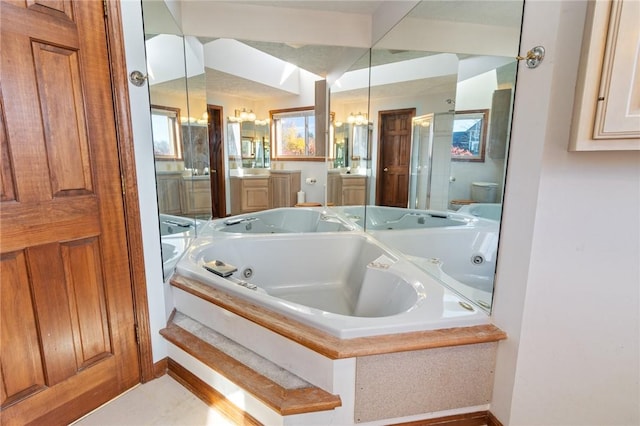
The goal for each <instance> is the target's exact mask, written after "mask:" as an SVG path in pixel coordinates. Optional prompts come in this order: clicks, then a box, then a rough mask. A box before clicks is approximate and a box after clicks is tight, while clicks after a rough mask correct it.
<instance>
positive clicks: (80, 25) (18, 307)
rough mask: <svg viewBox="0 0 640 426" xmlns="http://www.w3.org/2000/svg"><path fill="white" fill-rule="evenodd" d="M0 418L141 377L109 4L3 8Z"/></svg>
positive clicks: (96, 400) (42, 418)
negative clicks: (108, 28) (108, 33)
mask: <svg viewBox="0 0 640 426" xmlns="http://www.w3.org/2000/svg"><path fill="white" fill-rule="evenodd" d="M0 19H1V21H0V31H1V32H2V57H1V61H2V64H1V67H0V73H1V74H0V75H1V81H2V86H1V88H0V90H1V92H0V93H1V98H0V105H1V106H2V111H1V112H2V113H1V114H0V118H1V119H0V124H1V128H0V135H1V138H2V139H1V142H2V144H1V149H2V165H1V169H2V173H1V176H2V197H1V202H0V226H1V227H2V233H0V256H1V260H2V268H3V269H2V274H1V280H0V284H1V288H0V301H1V302H0V303H2V325H1V327H2V336H1V337H0V339H1V342H0V343H1V346H0V364H1V365H2V369H1V370H0V375H1V377H0V381H1V382H2V407H1V410H2V411H1V412H0V422H1V423H2V424H29V423H36V424H66V423H69V422H70V421H72V420H74V419H75V418H77V417H79V416H81V415H82V414H84V413H86V412H88V411H90V410H91V409H93V408H95V407H97V406H98V405H100V404H102V403H103V402H105V401H107V400H109V399H111V398H113V397H114V396H116V395H117V394H118V393H120V392H122V391H124V390H126V389H127V388H129V387H131V386H133V385H134V384H136V383H137V382H138V381H139V374H140V373H139V361H138V353H137V352H138V349H137V344H136V336H135V328H134V327H135V324H134V311H133V296H132V286H131V277H130V269H129V262H128V247H127V240H126V232H125V223H124V210H123V196H122V183H121V176H120V161H119V157H118V146H117V135H116V126H115V121H114V110H113V99H112V91H111V78H110V77H111V76H110V68H109V61H108V52H107V43H106V34H105V22H104V12H103V5H102V2H89V1H79V2H72V1H66V0H64V1H63V0H60V1H44V0H38V1H31V0H30V1H26V2H2V3H0Z"/></svg>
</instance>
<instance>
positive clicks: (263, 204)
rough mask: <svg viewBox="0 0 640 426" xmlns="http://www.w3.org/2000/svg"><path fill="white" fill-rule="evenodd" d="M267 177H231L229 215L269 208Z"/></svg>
mask: <svg viewBox="0 0 640 426" xmlns="http://www.w3.org/2000/svg"><path fill="white" fill-rule="evenodd" d="M269 198H270V197H269V176H260V177H256V176H244V177H234V176H232V177H231V214H240V213H250V212H255V211H259V210H266V209H268V208H269V201H270V199H269Z"/></svg>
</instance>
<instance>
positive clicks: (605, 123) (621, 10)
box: [569, 0, 640, 151]
mask: <svg viewBox="0 0 640 426" xmlns="http://www.w3.org/2000/svg"><path fill="white" fill-rule="evenodd" d="M639 14H640V2H638V1H636V0H614V1H611V2H605V1H595V2H589V4H588V9H587V18H586V24H585V32H584V39H583V45H582V54H581V58H582V59H581V61H580V67H579V71H578V81H577V84H576V96H575V101H574V114H573V121H572V126H571V139H570V144H569V149H570V150H572V151H604V150H640V84H639V79H640V72H639V70H638V67H639V66H640V29H639V28H640V27H639V26H638V23H637V19H638V18H637V17H638V15H639Z"/></svg>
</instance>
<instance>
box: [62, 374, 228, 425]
mask: <svg viewBox="0 0 640 426" xmlns="http://www.w3.org/2000/svg"><path fill="white" fill-rule="evenodd" d="M73 425H74V426H144V425H160V426H178V425H179V426H207V425H215V426H233V425H234V423H233V422H232V421H231V420H228V419H227V418H226V417H224V416H223V415H222V414H220V413H219V412H217V411H216V410H215V409H212V408H211V407H209V406H207V405H206V404H205V403H204V402H202V401H201V400H200V399H198V398H197V397H196V396H194V395H193V394H192V393H191V392H189V391H188V390H187V389H185V388H184V387H183V386H182V385H180V384H179V383H178V382H176V381H175V380H174V379H172V378H171V377H170V376H168V375H165V376H162V377H161V378H159V379H156V380H153V381H151V382H148V383H145V384H143V385H139V386H137V387H135V388H133V389H131V390H130V391H128V392H126V393H124V394H122V395H120V396H119V397H117V398H116V399H114V400H112V401H110V402H108V403H107V404H105V405H103V406H102V407H100V408H98V409H97V410H95V411H93V412H91V413H89V414H88V415H86V416H85V417H83V418H81V419H80V420H78V421H76V422H75V423H73Z"/></svg>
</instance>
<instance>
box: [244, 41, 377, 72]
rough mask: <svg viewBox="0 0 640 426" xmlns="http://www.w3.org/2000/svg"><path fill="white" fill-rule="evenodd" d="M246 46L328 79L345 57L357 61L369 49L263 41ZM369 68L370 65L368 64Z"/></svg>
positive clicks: (249, 43) (247, 42) (247, 43)
mask: <svg viewBox="0 0 640 426" xmlns="http://www.w3.org/2000/svg"><path fill="white" fill-rule="evenodd" d="M242 42H243V43H244V44H246V45H248V46H251V47H253V48H254V49H258V50H260V51H262V52H264V53H267V54H269V55H271V56H275V57H276V58H278V59H282V60H283V61H285V62H289V63H290V64H293V65H296V66H298V67H299V68H302V69H304V70H307V71H309V72H311V73H313V74H315V75H318V76H320V77H326V76H327V75H328V74H329V73H330V72H331V71H333V67H334V65H335V64H336V63H339V62H340V61H341V60H342V59H343V58H344V57H352V58H353V60H356V59H357V58H359V57H360V56H362V55H363V54H364V53H365V52H366V51H367V49H363V48H357V47H342V46H318V45H305V46H299V45H290V44H286V43H269V42H262V41H245V40H243V41H242ZM367 66H368V64H367Z"/></svg>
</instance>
